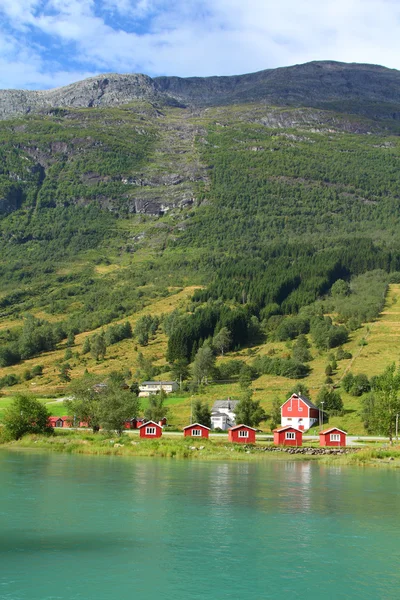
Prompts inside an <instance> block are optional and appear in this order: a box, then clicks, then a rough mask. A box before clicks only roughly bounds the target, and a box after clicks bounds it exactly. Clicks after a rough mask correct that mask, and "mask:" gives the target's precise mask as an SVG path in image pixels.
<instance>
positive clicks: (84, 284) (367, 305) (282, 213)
mask: <svg viewBox="0 0 400 600" xmlns="http://www.w3.org/2000/svg"><path fill="white" fill-rule="evenodd" d="M292 110H293V111H294V112H295V109H292ZM264 113H268V107H265V106H262V105H243V106H236V107H229V106H228V107H224V108H223V109H220V108H216V109H207V110H204V111H197V112H196V111H194V112H193V113H191V111H190V109H183V108H182V109H180V108H171V107H165V106H154V105H152V104H150V103H145V102H138V103H137V104H134V103H133V104H132V106H127V107H123V108H115V109H101V110H91V109H81V110H74V111H72V110H68V109H63V110H51V111H49V112H48V113H47V114H42V115H34V116H28V117H25V118H21V119H15V120H10V121H3V122H2V123H0V158H1V161H0V253H1V260H0V285H1V295H0V319H3V320H6V319H11V320H12V323H13V324H12V326H11V327H4V328H2V329H1V330H0V366H2V367H7V366H12V365H14V364H16V363H18V362H20V361H24V360H25V359H26V358H28V357H32V356H40V354H41V353H43V352H48V351H49V350H51V349H54V348H55V347H58V345H59V344H60V342H63V343H65V340H67V339H68V337H69V336H74V335H77V334H79V333H83V332H88V333H89V334H90V332H91V331H93V330H94V329H98V328H103V330H104V331H103V334H102V335H103V338H102V339H103V341H104V343H105V344H106V346H107V345H112V344H113V343H118V341H119V340H121V339H127V338H129V337H130V336H133V337H134V339H135V343H137V344H139V346H141V345H142V343H143V345H146V344H147V342H148V339H149V336H150V338H151V337H152V336H154V333H155V331H157V329H158V327H160V328H161V330H162V331H163V332H164V333H165V334H166V335H167V337H168V347H167V352H166V356H165V359H166V361H167V362H168V363H169V364H170V365H171V368H174V364H176V362H177V361H178V362H179V361H181V362H182V361H184V362H186V363H187V364H190V363H192V362H193V361H194V359H195V356H196V353H197V352H198V350H199V349H200V348H201V347H202V346H203V344H204V343H206V342H207V340H208V342H207V343H210V340H213V339H214V338H215V336H217V335H218V334H219V332H220V331H221V330H227V331H228V333H229V336H230V339H229V348H230V349H236V350H237V349H240V348H242V347H246V346H252V345H254V344H256V343H258V342H259V341H260V340H265V339H276V340H280V341H285V340H296V339H297V338H298V337H299V336H301V335H304V334H306V335H310V336H311V338H312V339H313V341H314V343H315V345H316V347H317V348H320V349H324V350H328V349H330V348H337V347H340V346H341V345H342V344H343V343H346V340H347V339H348V335H349V333H350V332H351V331H353V330H355V329H356V328H357V327H359V326H360V324H361V323H363V322H366V321H370V320H372V319H374V318H376V316H377V315H378V314H379V311H380V310H381V308H382V305H383V299H384V297H385V293H386V290H387V285H388V283H389V282H391V281H392V282H397V281H398V280H399V272H400V227H399V225H400V223H399V216H400V212H399V208H400V197H399V192H398V190H399V189H400V169H399V166H400V163H399V149H400V145H399V140H398V137H397V135H396V130H395V127H393V129H392V130H391V128H390V123H389V124H388V122H387V121H385V124H384V125H381V124H380V123H379V121H375V122H373V123H372V122H371V132H369V133H349V132H348V131H346V127H345V125H344V124H343V123H344V121H343V116H341V117H340V118H339V117H337V116H336V115H335V114H334V112H332V113H329V111H327V113H326V120H327V125H326V127H324V124H323V123H322V124H320V130H319V131H318V130H315V123H314V121H312V122H311V121H310V123H309V124H308V123H307V121H306V120H304V119H303V122H302V125H301V127H300V126H297V127H290V126H287V127H281V126H280V127H279V128H278V127H277V128H273V127H271V126H266V125H265V124H264V122H263V118H264V117H263V115H264ZM333 118H334V121H335V123H336V129H332V122H333ZM340 119H342V121H341V120H340ZM352 119H353V121H354V119H356V117H354V115H353V116H352ZM183 120H185V125H183ZM362 124H363V131H365V128H366V127H367V126H368V122H367V121H366V120H364V121H363V122H362ZM193 165H196V169H195V170H194V168H193ZM199 173H201V174H202V175H201V176H199ZM167 176H168V177H167ZM171 182H172V183H171ZM186 185H187V186H189V185H190V186H191V187H190V188H189V187H182V186H186ZM189 189H190V194H193V196H194V198H192V199H191V200H190V203H186V204H182V203H180V200H179V198H180V196H179V195H180V194H184V195H183V196H182V197H183V198H186V196H185V194H186V193H189V192H188V190H189ZM138 198H140V201H141V202H142V201H144V199H146V198H147V200H148V201H149V202H150V201H151V202H153V201H155V200H157V201H160V202H164V204H165V205H168V206H166V208H165V206H164V205H163V206H164V209H163V211H162V212H160V213H158V214H153V213H151V212H148V213H146V212H145V211H144V212H143V211H142V212H140V211H138V210H137V209H136V208H135V207H137V206H142V205H141V204H140V203H139V204H138V203H137V200H138ZM160 198H161V200H160ZM177 198H178V200H177ZM185 201H186V200H185ZM168 203H169V204H168ZM140 210H141V209H140ZM338 282H341V283H339V284H338ZM184 285H196V286H198V289H197V290H196V291H195V292H194V294H193V297H192V301H191V304H190V306H188V307H187V308H186V310H185V311H181V312H179V311H178V313H177V314H175V315H174V316H173V320H172V321H171V320H168V319H167V318H165V319H163V320H162V321H161V322H160V323H156V324H155V323H150V322H149V323H147V324H146V323H145V322H142V323H141V324H140V327H138V329H137V331H136V332H135V331H133V332H132V331H125V332H124V333H121V331H117V330H116V329H114V330H112V329H111V328H112V327H116V325H113V323H114V322H116V321H121V320H123V319H124V318H125V317H127V316H129V315H132V314H135V313H137V312H138V311H140V310H141V309H143V307H145V306H146V305H149V304H151V303H152V302H153V301H154V299H156V298H162V297H165V296H168V294H170V293H171V289H172V287H173V288H174V289H176V288H179V286H184ZM335 286H336V288H335ZM38 312H40V313H41V316H39V317H37V316H35V315H36V313H38ZM332 313H334V314H335V316H334V318H333V319H332V318H331V317H330V316H327V315H331V314H332ZM43 314H44V316H42V315H43ZM46 315H47V316H46ZM169 319H171V317H169ZM16 321H17V322H18V323H19V324H18V325H15V322H16ZM121 335H122V337H121ZM89 337H90V336H88V344H89V345H90V340H89ZM112 340H116V342H115V341H112ZM100 341H101V340H100ZM97 343H98V340H97V339H96V344H97ZM101 343H102V342H101ZM93 345H94V344H93ZM87 347H88V346H87ZM88 351H89V350H88ZM297 354H298V356H301V355H303V359H304V356H306V353H305V354H304V352H302V351H300V350H298V352H297ZM280 360H281V359H280V358H279V359H278V357H269V360H268V361H267V360H265V361H264V362H263V363H262V364H259V365H258V370H259V372H263V373H269V372H271V373H272V372H273V373H285V374H287V373H291V374H292V375H293V376H295V377H304V376H306V375H307V372H308V367H307V360H298V359H296V358H294V357H287V358H286V359H285V360H290V361H292V363H281V362H279V361H280ZM277 361H278V362H277ZM289 376H290V375H289Z"/></svg>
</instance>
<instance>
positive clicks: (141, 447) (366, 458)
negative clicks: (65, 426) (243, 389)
mask: <svg viewBox="0 0 400 600" xmlns="http://www.w3.org/2000/svg"><path fill="white" fill-rule="evenodd" d="M269 446H271V444H269V443H266V442H259V443H257V444H255V445H253V446H250V445H244V444H230V443H228V442H227V440H226V439H223V440H222V439H221V440H218V439H217V440H215V439H210V440H205V439H202V440H193V439H192V438H186V439H185V438H183V437H181V438H177V437H174V438H173V437H172V436H171V437H168V434H167V435H164V436H163V438H162V439H158V440H139V438H138V436H137V435H133V436H132V435H130V434H125V435H123V436H122V437H117V436H113V437H110V435H107V434H101V433H100V434H92V433H90V432H66V431H56V432H55V434H54V435H52V436H44V435H27V436H25V437H24V438H22V439H21V440H18V441H17V442H9V443H3V444H1V443H0V450H1V449H2V448H3V449H5V450H16V451H17V450H26V451H32V450H34V451H50V452H63V453H69V454H91V455H103V456H104V455H106V456H130V457H160V458H170V459H173V458H178V459H193V460H235V461H261V460H285V461H288V460H290V461H293V460H295V461H310V460H318V461H320V462H324V463H327V464H334V465H360V466H365V465H371V466H390V467H392V468H400V446H393V447H392V448H387V447H383V446H382V447H372V446H371V447H366V448H362V449H360V450H358V451H357V452H354V453H351V454H342V455H308V454H287V453H286V452H281V451H274V452H268V451H265V448H268V447H269Z"/></svg>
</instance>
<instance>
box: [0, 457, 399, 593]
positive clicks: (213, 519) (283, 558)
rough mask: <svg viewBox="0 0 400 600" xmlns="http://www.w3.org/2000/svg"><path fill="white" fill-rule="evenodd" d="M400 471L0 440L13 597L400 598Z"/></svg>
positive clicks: (2, 529) (3, 553)
mask: <svg viewBox="0 0 400 600" xmlns="http://www.w3.org/2000/svg"><path fill="white" fill-rule="evenodd" d="M399 518H400V473H398V472H397V471H395V470H389V469H388V470H378V469H372V468H365V469H363V468H351V467H327V466H323V465H320V464H317V463H305V462H301V463H295V462H281V461H279V462H278V461H268V462H265V463H262V464H260V463H259V464H255V463H233V462H231V463H222V462H221V463H207V462H204V463H202V462H189V461H174V460H155V459H125V458H119V457H114V458H113V457H88V456H83V457H79V456H68V455H55V454H30V453H8V452H0V598H1V600H26V599H29V600H50V599H51V600H59V599H60V600H75V599H79V600H81V599H84V600H92V599H93V600H110V599H112V600H114V599H118V600H125V599H138V600H150V599H151V600H153V599H158V598H161V599H162V600H200V599H201V600H203V599H208V600H224V599H230V600H235V599H236V598H237V599H242V598H246V599H250V600H253V599H254V600H262V599H264V598H281V597H282V598H283V597H285V596H288V597H290V598H305V599H314V598H351V599H358V598H360V599H364V600H365V599H371V600H372V599H373V600H377V599H380V598H382V599H392V598H393V599H395V598H396V599H398V598H400V587H399V584H400V575H399V566H400V535H399V533H400V525H399Z"/></svg>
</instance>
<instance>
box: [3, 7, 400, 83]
mask: <svg viewBox="0 0 400 600" xmlns="http://www.w3.org/2000/svg"><path fill="white" fill-rule="evenodd" d="M327 59H329V60H339V61H345V62H367V63H375V64H382V65H384V66H387V67H392V68H400V0H335V1H333V0H0V88H27V89H45V88H49V87H56V86H60V85H66V84H68V83H71V82H73V81H77V80H79V79H83V78H85V77H89V76H92V75H96V74H98V73H110V72H118V73H135V72H139V73H146V74H148V75H151V76H155V75H179V76H182V77H185V76H191V75H197V76H206V75H233V74H239V73H249V72H253V71H258V70H261V69H266V68H271V67H280V66H287V65H291V64H297V63H303V62H307V61H310V60H327Z"/></svg>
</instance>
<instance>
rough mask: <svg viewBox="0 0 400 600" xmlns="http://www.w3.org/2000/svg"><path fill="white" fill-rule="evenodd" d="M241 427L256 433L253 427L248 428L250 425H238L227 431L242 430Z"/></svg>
mask: <svg viewBox="0 0 400 600" xmlns="http://www.w3.org/2000/svg"><path fill="white" fill-rule="evenodd" d="M242 427H244V428H245V429H251V430H252V431H257V429H254V427H250V425H244V423H241V424H240V425H235V426H234V427H230V428H229V431H235V429H242Z"/></svg>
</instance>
